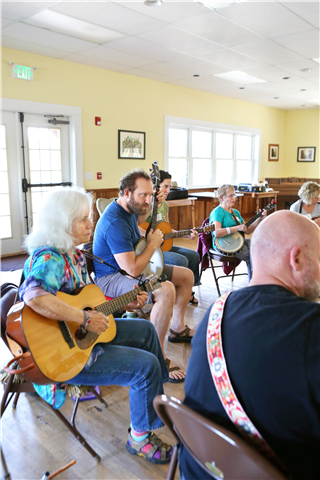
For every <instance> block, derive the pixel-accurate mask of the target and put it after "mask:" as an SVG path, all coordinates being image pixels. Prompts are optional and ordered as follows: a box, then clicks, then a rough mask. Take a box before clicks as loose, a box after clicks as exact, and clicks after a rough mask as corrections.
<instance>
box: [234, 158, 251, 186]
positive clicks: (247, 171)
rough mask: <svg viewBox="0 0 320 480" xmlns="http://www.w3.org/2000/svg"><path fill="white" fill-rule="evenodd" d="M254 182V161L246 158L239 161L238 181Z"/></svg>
mask: <svg viewBox="0 0 320 480" xmlns="http://www.w3.org/2000/svg"><path fill="white" fill-rule="evenodd" d="M251 182H252V162H251V161H248V160H247V161H246V160H238V161H237V183H251Z"/></svg>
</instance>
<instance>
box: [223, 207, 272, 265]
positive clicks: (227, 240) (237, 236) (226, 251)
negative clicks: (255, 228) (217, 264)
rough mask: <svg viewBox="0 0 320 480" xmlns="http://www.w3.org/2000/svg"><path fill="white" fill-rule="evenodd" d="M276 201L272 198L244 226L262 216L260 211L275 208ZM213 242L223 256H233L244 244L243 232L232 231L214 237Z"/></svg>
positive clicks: (248, 225)
mask: <svg viewBox="0 0 320 480" xmlns="http://www.w3.org/2000/svg"><path fill="white" fill-rule="evenodd" d="M276 206H277V203H276V202H275V200H272V202H271V203H269V205H267V206H266V207H264V208H263V210H262V211H261V212H258V213H257V214H256V215H254V216H253V217H252V218H250V220H248V221H247V222H246V227H247V228H249V227H250V225H252V224H253V223H254V222H255V221H256V220H257V219H258V218H260V217H261V216H262V213H263V212H264V211H265V210H266V211H271V210H273V209H274V208H276ZM214 244H215V246H216V249H217V250H218V252H220V253H222V254H223V255H225V256H233V255H235V254H236V253H238V252H239V251H240V250H241V248H242V247H243V244H244V235H243V232H234V233H230V234H229V235H225V236H224V237H215V238H214Z"/></svg>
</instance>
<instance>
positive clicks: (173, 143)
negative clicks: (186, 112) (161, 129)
mask: <svg viewBox="0 0 320 480" xmlns="http://www.w3.org/2000/svg"><path fill="white" fill-rule="evenodd" d="M187 152H188V130H179V129H177V128H169V157H186V156H187V155H188V153H187Z"/></svg>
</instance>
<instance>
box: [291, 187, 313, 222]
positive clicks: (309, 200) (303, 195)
mask: <svg viewBox="0 0 320 480" xmlns="http://www.w3.org/2000/svg"><path fill="white" fill-rule="evenodd" d="M298 195H299V197H300V199H301V200H297V201H296V202H295V203H293V204H292V205H291V207H290V210H291V211H292V212H297V213H301V214H302V215H306V216H307V217H308V218H310V219H314V221H315V223H316V224H317V225H318V227H320V185H319V184H318V183H316V182H306V183H304V184H303V185H302V186H301V188H300V190H299V192H298Z"/></svg>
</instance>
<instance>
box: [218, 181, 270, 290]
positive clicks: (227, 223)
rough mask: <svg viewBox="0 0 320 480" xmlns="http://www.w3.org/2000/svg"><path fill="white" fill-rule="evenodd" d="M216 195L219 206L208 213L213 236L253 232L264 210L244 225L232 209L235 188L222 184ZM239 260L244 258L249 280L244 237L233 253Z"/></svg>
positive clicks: (248, 241)
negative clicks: (238, 249)
mask: <svg viewBox="0 0 320 480" xmlns="http://www.w3.org/2000/svg"><path fill="white" fill-rule="evenodd" d="M217 193H218V197H219V201H220V205H219V207H217V208H215V209H214V210H212V212H211V213H210V217H209V219H210V223H212V222H214V225H215V230H214V232H213V234H212V235H213V238H214V237H217V238H219V237H225V236H226V235H230V233H235V232H243V233H246V234H247V235H250V234H251V233H253V231H254V230H255V228H256V227H257V226H258V224H259V222H260V221H261V220H262V218H263V217H264V216H266V214H267V212H264V213H263V214H262V215H263V217H260V218H259V219H258V220H256V221H255V222H254V223H253V224H252V225H251V226H250V227H249V228H247V227H246V224H245V221H244V220H243V218H242V217H241V215H240V213H239V212H238V210H236V209H234V208H233V207H234V204H235V201H236V195H235V190H234V188H233V186H232V185H222V186H221V187H220V188H219V189H218V191H217ZM212 244H213V248H214V249H215V250H216V249H217V248H216V246H215V243H214V239H213V242H212ZM233 256H234V257H236V258H238V259H239V260H244V261H245V262H246V264H247V269H248V277H249V281H250V280H251V273H252V272H251V264H250V240H248V239H245V241H244V244H243V247H242V248H241V250H240V251H239V252H238V253H235V254H234V255H233Z"/></svg>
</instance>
